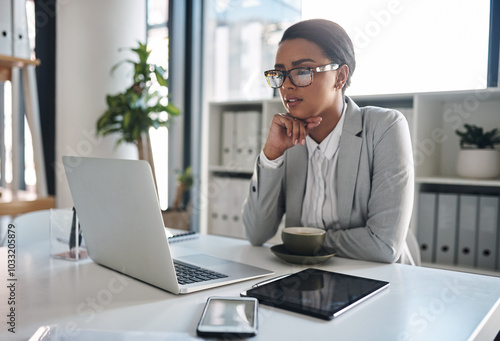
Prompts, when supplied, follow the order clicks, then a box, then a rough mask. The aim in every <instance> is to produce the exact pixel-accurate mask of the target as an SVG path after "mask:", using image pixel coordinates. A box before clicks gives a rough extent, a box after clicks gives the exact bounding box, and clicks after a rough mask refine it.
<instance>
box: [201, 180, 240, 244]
mask: <svg viewBox="0 0 500 341" xmlns="http://www.w3.org/2000/svg"><path fill="white" fill-rule="evenodd" d="M249 186H250V179H246V178H235V177H218V176H214V177H212V179H211V181H210V185H209V187H210V191H209V192H210V193H211V194H210V198H208V202H209V227H208V232H209V233H210V234H217V235H223V236H229V237H234V238H242V239H243V238H245V229H244V225H243V220H242V208H243V202H244V201H245V199H246V197H247V195H248V191H249Z"/></svg>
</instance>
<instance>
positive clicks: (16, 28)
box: [12, 0, 31, 59]
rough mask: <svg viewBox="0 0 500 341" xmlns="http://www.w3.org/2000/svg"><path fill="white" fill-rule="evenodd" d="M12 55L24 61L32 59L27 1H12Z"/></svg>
mask: <svg viewBox="0 0 500 341" xmlns="http://www.w3.org/2000/svg"><path fill="white" fill-rule="evenodd" d="M12 55H13V56H14V57H18V58H24V59H30V58H31V48H30V43H29V37H28V20H27V19H26V0H12Z"/></svg>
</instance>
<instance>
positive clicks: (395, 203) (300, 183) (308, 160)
mask: <svg viewBox="0 0 500 341" xmlns="http://www.w3.org/2000/svg"><path fill="white" fill-rule="evenodd" d="M354 69H355V59H354V48H353V45H352V42H351V40H350V38H349V37H348V35H347V33H346V32H345V31H344V30H343V29H342V28H341V27H340V26H339V25H337V24H335V23H333V22H331V21H328V20H321V19H315V20H307V21H302V22H299V23H297V24H295V25H293V26H291V27H290V28H288V29H287V30H286V31H285V33H284V35H283V38H282V39H281V42H280V44H279V48H278V52H277V54H276V64H275V69H274V70H270V71H266V72H265V76H266V78H267V80H268V83H269V85H270V86H271V87H273V88H277V89H279V91H280V95H281V99H282V101H283V105H284V106H285V108H286V110H287V111H288V112H287V113H286V114H276V115H274V117H273V120H272V123H271V128H270V130H269V135H268V137H267V141H266V143H265V145H264V148H263V150H262V152H261V154H260V156H259V158H258V159H257V163H256V168H255V172H254V174H253V177H252V180H251V184H250V192H249V195H248V198H247V200H246V202H245V204H244V207H243V221H244V223H245V229H246V233H247V237H248V239H249V240H250V242H251V243H252V244H253V245H262V244H263V243H264V242H266V241H267V240H268V239H270V238H271V237H273V236H274V235H275V234H276V232H277V230H278V225H279V223H280V222H281V219H282V217H283V215H284V214H285V213H286V215H285V216H286V219H285V226H315V227H320V228H323V229H325V230H326V231H327V234H326V240H325V246H326V247H328V248H333V249H334V250H335V251H336V254H337V255H339V256H342V257H348V258H355V259H364V260H370V261H379V262H395V261H398V260H399V261H403V262H406V260H407V259H406V258H405V257H404V256H403V257H401V255H402V253H403V249H404V246H405V238H406V235H407V233H408V227H409V224H410V219H411V213H412V207H413V178H414V173H413V156H412V147H411V141H410V134H409V129H408V124H407V122H406V120H405V118H404V116H403V115H402V114H401V113H399V112H397V111H395V110H389V109H384V108H377V107H364V108H359V107H358V106H357V105H356V104H355V103H354V102H353V101H352V100H351V99H350V98H348V97H346V96H345V95H344V93H345V90H346V88H347V87H348V86H349V84H350V81H351V76H352V74H353V72H354ZM406 249H407V248H406Z"/></svg>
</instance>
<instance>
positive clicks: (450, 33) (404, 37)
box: [204, 0, 490, 101]
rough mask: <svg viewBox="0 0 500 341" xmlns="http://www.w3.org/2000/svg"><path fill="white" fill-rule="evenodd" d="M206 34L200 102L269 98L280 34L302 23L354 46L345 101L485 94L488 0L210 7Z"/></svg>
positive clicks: (235, 2)
mask: <svg viewBox="0 0 500 341" xmlns="http://www.w3.org/2000/svg"><path fill="white" fill-rule="evenodd" d="M207 3H209V5H207V7H208V10H206V13H207V16H206V17H207V18H208V20H207V23H206V24H205V29H206V30H207V31H209V33H208V34H207V36H208V38H207V39H208V41H207V42H206V46H207V48H206V51H205V52H206V53H205V64H204V65H205V68H207V67H208V68H211V70H210V71H209V72H205V75H207V76H206V77H207V80H206V83H205V84H206V85H207V86H208V87H209V90H208V92H207V93H206V99H207V100H209V101H210V100H220V101H225V100H237V99H262V98H269V97H271V96H272V91H271V90H270V89H269V87H268V86H267V84H266V82H265V80H264V77H263V75H262V72H263V71H264V70H266V69H269V68H272V66H273V65H274V57H275V53H276V49H277V44H278V42H279V40H280V38H281V35H282V33H283V30H284V29H286V28H287V27H288V26H289V25H290V24H292V23H295V22H297V21H299V20H303V19H311V18H325V19H329V20H332V21H335V22H337V23H339V24H340V25H341V26H342V27H344V28H345V29H346V31H347V33H348V34H349V36H350V37H351V39H352V41H353V44H354V45H355V52H356V62H357V65H356V70H355V72H354V74H353V79H352V85H351V88H350V89H349V90H348V94H349V95H365V94H383V93H387V94H390V93H411V92H428V91H446V90H463V89H478V88H485V87H486V85H487V72H488V39H489V34H490V27H489V16H490V1H489V0H440V1H432V0H421V1H402V0H359V1H340V0H336V1H324V0H307V1H300V0H297V1H285V0H273V1H260V0H212V1H209V2H207Z"/></svg>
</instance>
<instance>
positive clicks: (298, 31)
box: [280, 19, 356, 90]
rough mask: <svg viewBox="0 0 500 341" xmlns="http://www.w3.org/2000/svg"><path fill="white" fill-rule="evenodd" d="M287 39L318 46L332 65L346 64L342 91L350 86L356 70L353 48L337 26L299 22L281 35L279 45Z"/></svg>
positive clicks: (317, 22) (317, 20)
mask: <svg viewBox="0 0 500 341" xmlns="http://www.w3.org/2000/svg"><path fill="white" fill-rule="evenodd" d="M289 39H305V40H308V41H311V42H313V43H315V44H316V45H318V46H319V47H320V48H321V50H322V51H323V54H324V55H325V56H326V57H327V58H329V59H330V60H331V61H332V62H333V63H338V64H339V65H342V64H346V65H347V66H348V67H349V75H348V77H347V80H346V83H345V86H344V89H343V90H345V89H346V88H347V87H348V86H349V85H350V84H351V76H352V74H353V73H354V69H355V68H356V60H355V57H354V46H353V45H352V41H351V38H349V36H348V35H347V32H346V31H345V30H344V29H343V28H342V27H341V26H340V25H339V24H336V23H334V22H333V21H329V20H325V19H311V20H304V21H300V22H298V23H296V24H294V25H292V26H290V27H289V28H288V29H287V30H286V31H285V33H283V37H282V38H281V41H280V44H281V43H282V42H283V41H285V40H289Z"/></svg>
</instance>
